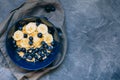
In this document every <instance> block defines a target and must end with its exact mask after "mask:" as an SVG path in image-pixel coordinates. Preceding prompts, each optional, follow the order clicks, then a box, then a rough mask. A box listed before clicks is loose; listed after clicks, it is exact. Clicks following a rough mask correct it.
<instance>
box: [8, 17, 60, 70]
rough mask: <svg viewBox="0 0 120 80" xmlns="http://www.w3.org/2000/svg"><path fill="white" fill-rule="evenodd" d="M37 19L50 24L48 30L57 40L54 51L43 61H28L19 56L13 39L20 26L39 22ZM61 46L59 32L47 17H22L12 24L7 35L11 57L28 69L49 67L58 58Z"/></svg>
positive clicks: (17, 63) (20, 65)
mask: <svg viewBox="0 0 120 80" xmlns="http://www.w3.org/2000/svg"><path fill="white" fill-rule="evenodd" d="M37 21H41V23H44V24H46V25H47V26H48V30H49V32H50V33H51V34H52V35H53V38H54V40H55V41H56V43H55V47H54V49H53V51H52V52H51V54H50V56H48V57H47V59H45V60H43V61H41V62H40V61H37V62H35V63H34V62H27V61H26V60H24V59H22V58H21V57H19V55H18V54H17V52H16V50H15V49H16V48H15V47H14V45H13V43H12V41H13V39H12V36H13V34H14V32H15V31H16V30H17V29H18V27H19V26H23V25H25V24H27V23H29V22H37ZM59 48H60V44H59V37H58V32H57V31H56V28H55V26H54V25H53V24H52V23H51V22H50V21H48V20H47V19H46V18H45V17H29V18H23V19H20V20H18V21H17V22H16V23H14V24H13V25H11V28H10V29H9V30H8V33H7V36H6V50H7V53H8V55H9V57H10V58H11V60H12V61H13V62H14V63H15V64H16V65H18V66H19V67H21V68H23V69H26V70H40V69H42V68H45V67H47V66H48V65H50V64H51V63H52V62H53V61H54V60H55V59H56V57H57V54H58V52H59Z"/></svg>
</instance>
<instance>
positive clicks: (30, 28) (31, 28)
mask: <svg viewBox="0 0 120 80" xmlns="http://www.w3.org/2000/svg"><path fill="white" fill-rule="evenodd" d="M36 28H37V26H36V23H34V22H30V23H29V24H27V25H26V27H25V29H26V32H27V33H28V34H30V33H32V32H34V31H35V30H36Z"/></svg>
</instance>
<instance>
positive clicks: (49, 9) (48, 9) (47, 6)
mask: <svg viewBox="0 0 120 80" xmlns="http://www.w3.org/2000/svg"><path fill="white" fill-rule="evenodd" d="M45 11H46V12H47V13H50V12H51V8H50V5H46V6H45Z"/></svg>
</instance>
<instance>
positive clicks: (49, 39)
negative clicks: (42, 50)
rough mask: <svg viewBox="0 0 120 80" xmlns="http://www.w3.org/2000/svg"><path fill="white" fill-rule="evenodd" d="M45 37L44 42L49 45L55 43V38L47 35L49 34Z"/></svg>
mask: <svg viewBox="0 0 120 80" xmlns="http://www.w3.org/2000/svg"><path fill="white" fill-rule="evenodd" d="M43 37H44V41H45V42H46V43H47V44H50V43H51V42H53V37H52V35H51V34H49V33H47V34H45V35H43Z"/></svg>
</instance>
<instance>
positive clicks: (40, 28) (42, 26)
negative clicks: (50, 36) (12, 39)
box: [37, 24, 48, 34]
mask: <svg viewBox="0 0 120 80" xmlns="http://www.w3.org/2000/svg"><path fill="white" fill-rule="evenodd" d="M37 31H38V32H40V33H42V34H45V33H47V32H48V27H47V26H46V25H45V24H40V25H39V26H38V27H37Z"/></svg>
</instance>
